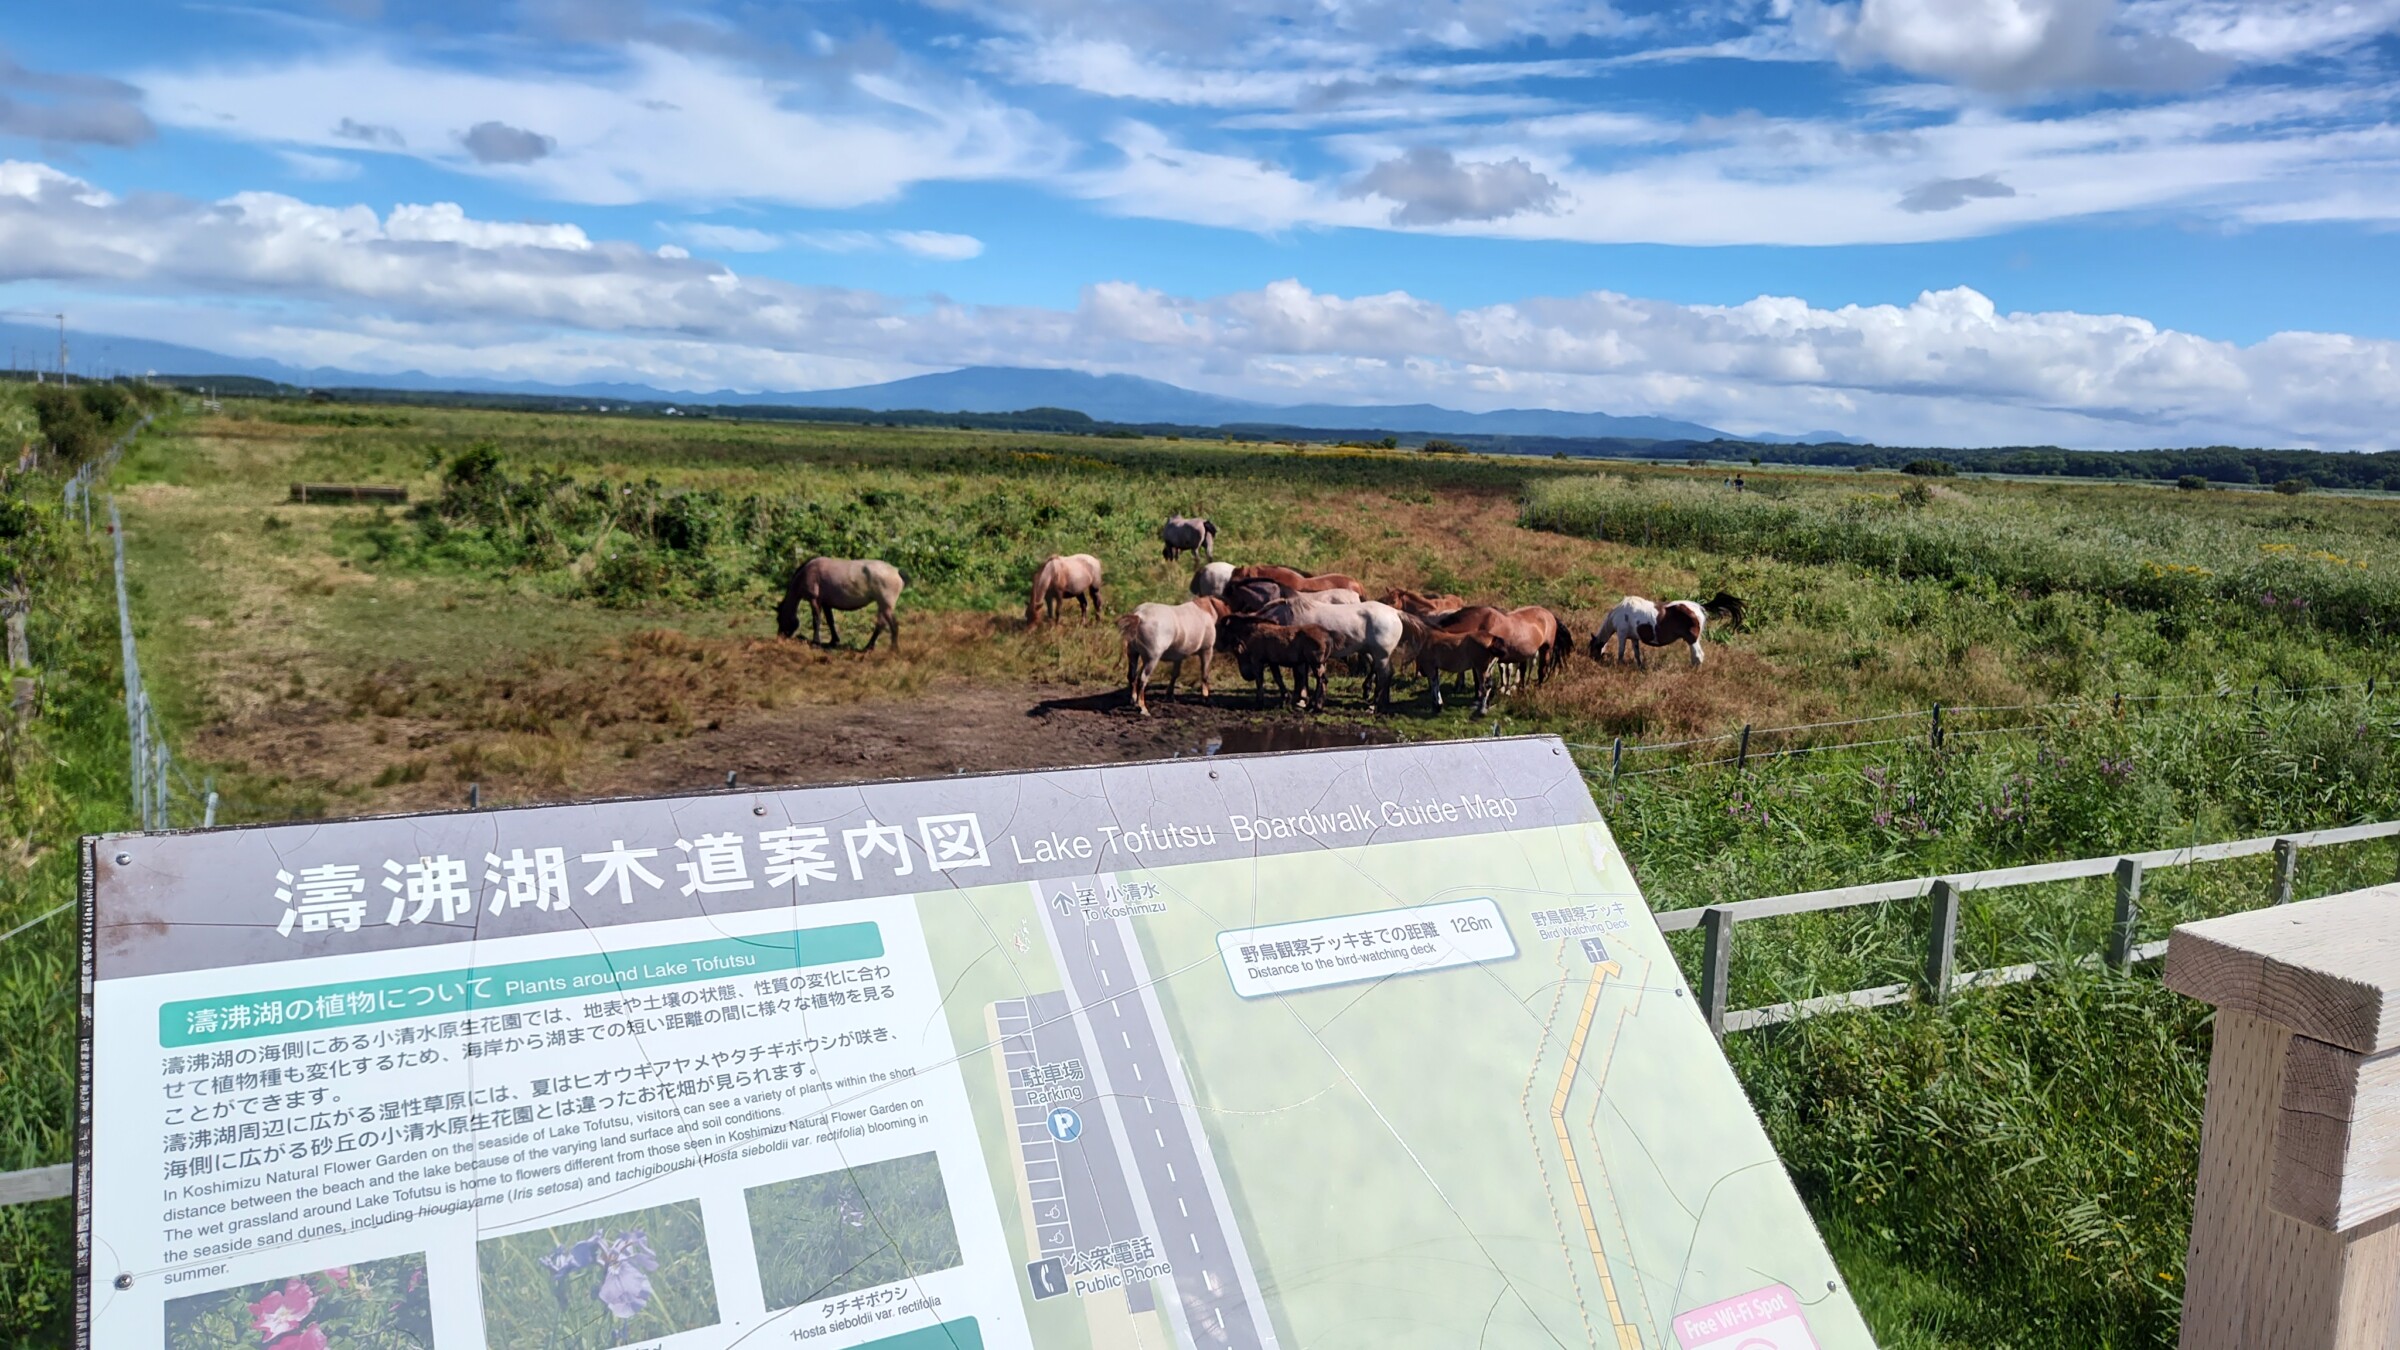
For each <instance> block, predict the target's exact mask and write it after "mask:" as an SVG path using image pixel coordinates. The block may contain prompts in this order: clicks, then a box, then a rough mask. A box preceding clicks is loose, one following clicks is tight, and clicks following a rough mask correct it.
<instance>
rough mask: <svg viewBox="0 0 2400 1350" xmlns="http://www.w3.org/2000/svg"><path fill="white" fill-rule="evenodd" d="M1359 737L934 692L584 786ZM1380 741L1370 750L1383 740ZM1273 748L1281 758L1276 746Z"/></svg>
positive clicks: (735, 732)
mask: <svg viewBox="0 0 2400 1350" xmlns="http://www.w3.org/2000/svg"><path fill="white" fill-rule="evenodd" d="M1364 730H1366V729H1365V728H1348V727H1344V726H1342V725H1340V724H1339V723H1327V724H1322V725H1319V724H1314V723H1304V722H1301V721H1299V720H1297V719H1294V718H1293V717H1292V716H1291V715H1290V714H1288V713H1278V712H1272V711H1265V710H1261V709H1258V708H1256V707H1254V706H1252V705H1251V703H1250V700H1249V696H1248V695H1247V694H1227V693H1226V692H1225V691H1223V690H1220V691H1219V692H1218V694H1217V696H1216V698H1215V699H1214V700H1213V701H1211V702H1210V703H1206V704H1203V703H1201V702H1199V700H1198V699H1196V698H1188V699H1187V698H1186V697H1184V696H1181V695H1179V696H1178V697H1177V698H1176V699H1175V700H1173V701H1165V700H1157V699H1154V700H1153V701H1152V709H1151V716H1149V717H1148V718H1142V717H1137V716H1135V715H1134V714H1133V713H1132V711H1131V710H1130V709H1128V708H1126V707H1125V706H1124V698H1123V694H1122V692H1121V691H1115V690H1112V691H1109V692H1107V693H1102V694H1090V693H1086V692H1080V691H1078V690H1076V689H1073V688H1070V687H1066V686H1053V687H1033V688H1025V687H1016V688H977V687H972V686H966V685H957V686H948V687H940V688H935V689H930V690H927V691H926V692H925V693H923V694H921V695H919V696H917V697H915V698H912V699H909V700H907V701H905V702H903V701H899V700H877V701H869V702H861V703H850V704H841V705H836V706H812V707H794V708H784V709H778V710H775V711H763V712H756V713H750V714H745V715H742V716H739V717H736V718H728V719H727V720H726V721H725V722H724V723H723V724H722V725H721V726H719V727H717V728H715V729H713V730H708V731H701V732H697V733H695V734H693V735H691V736H688V737H686V738H684V739H682V740H679V741H675V742H672V743H670V744H667V745H662V746H659V747H657V748H655V749H653V750H650V751H648V752H646V753H644V754H643V755H642V756H641V757H640V758H638V759H634V760H628V761H624V762H623V764H622V768H621V769H619V770H617V771H615V772H602V773H601V774H599V775H598V776H597V777H596V778H594V779H591V780H589V786H590V787H591V788H593V789H594V790H596V791H599V792H601V793H604V794H608V795H616V794H653V793H669V792H692V791H699V790H702V789H705V788H710V787H719V786H722V785H723V784H724V781H725V774H726V772H727V771H728V770H731V771H733V772H736V773H738V774H739V775H740V781H741V782H743V783H753V784H761V785H764V784H770V783H775V784H783V783H830V782H846V781H851V780H855V779H862V778H922V777H936V776H940V775H943V774H951V773H982V772H988V771H994V770H1006V769H1037V768H1055V767H1060V766H1064V765H1079V764H1109V763H1116V762H1120V761H1126V760H1138V759H1166V758H1170V757H1172V756H1175V755H1195V754H1204V753H1207V752H1208V750H1209V749H1210V744H1211V742H1212V741H1215V742H1217V743H1218V744H1219V745H1221V746H1222V745H1225V744H1227V743H1228V742H1230V744H1231V747H1232V748H1235V749H1261V748H1268V743H1273V742H1289V743H1291V744H1292V748H1297V746H1298V743H1299V742H1301V741H1303V740H1308V739H1310V738H1311V737H1312V735H1313V736H1314V737H1316V738H1320V739H1318V742H1317V743H1323V742H1324V741H1328V740H1329V741H1333V742H1340V741H1344V740H1349V739H1352V738H1354V737H1357V736H1358V735H1359V734H1360V733H1361V732H1362V731H1364ZM1388 734H1389V733H1388V732H1387V733H1378V738H1379V739H1380V738H1383V737H1386V736H1388ZM1275 748H1282V746H1280V745H1278V746H1276V747H1275Z"/></svg>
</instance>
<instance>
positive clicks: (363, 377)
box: [0, 324, 1850, 444]
mask: <svg viewBox="0 0 2400 1350" xmlns="http://www.w3.org/2000/svg"><path fill="white" fill-rule="evenodd" d="M57 340H58V334H57V331H56V330H55V329H44V328H39V327H34V326H29V325H24V324H0V343H6V344H8V346H9V347H10V348H11V350H12V352H15V353H21V354H31V357H32V359H34V360H37V361H39V362H40V363H43V364H51V363H54V362H55V361H56V354H57ZM68 341H69V344H70V347H71V349H72V355H71V356H70V359H69V367H68V368H69V369H70V370H71V371H73V372H75V373H78V374H84V373H97V374H127V375H142V374H156V375H177V376H206V375H246V376H250V377H252V378H254V379H262V380H273V381H275V382H277V383H279V384H289V385H297V386H300V387H303V388H323V389H333V388H354V389H410V390H460V391H467V392H477V393H508V394H539V395H547V396H550V397H557V398H589V399H601V400H622V401H624V402H628V403H655V402H665V403H677V402H687V403H694V404H718V405H747V406H753V407H758V406H773V407H786V408H863V409H866V410H868V411H871V412H900V411H921V412H946V413H1005V412H1019V411H1022V410H1024V409H1027V408H1066V409H1070V410H1072V411H1075V412H1080V413H1083V414H1084V415H1085V416H1088V417H1091V418H1094V419H1096V420H1099V421H1103V422H1130V423H1134V424H1137V425H1138V424H1151V423H1163V424H1172V425H1178V426H1191V427H1238V426H1275V427H1295V428H1304V429H1308V430H1326V431H1348V432H1369V431H1373V432H1388V433H1392V434H1406V433H1416V434H1420V435H1436V436H1440V435H1475V436H1566V437H1592V438H1619V439H1628V440H1694V441H1711V440H1719V439H1739V440H1750V441H1759V442H1764V443H1769V444H1817V443H1823V442H1832V441H1846V440H1849V439H1850V438H1849V437H1846V436H1844V435H1842V434H1841V433H1840V432H1834V431H1817V432H1808V433H1804V434H1802V435H1797V436H1788V435H1753V436H1746V437H1734V436H1731V435H1730V433H1727V432H1723V431H1719V430H1717V429H1716V428H1714V427H1708V426H1702V425H1701V424H1699V423H1697V422H1684V421H1678V420H1676V419H1674V418H1671V417H1641V416H1635V417H1620V416H1617V415H1616V414H1613V413H1597V412H1562V411H1559V410H1557V409H1553V408H1503V409H1500V410H1498V411H1496V412H1480V413H1478V412H1460V411H1458V410H1456V409H1453V408H1444V407H1439V406H1437V405H1435V404H1431V403H1407V404H1366V405H1357V406H1353V405H1349V404H1339V403H1301V404H1290V405H1279V404H1272V403H1258V402H1253V401H1251V400H1248V399H1238V398H1226V397H1224V396H1222V395H1218V394H1206V393H1201V392H1199V391H1198V390H1193V389H1185V388H1182V387H1181V386H1178V385H1172V384H1167V383H1164V382H1162V381H1159V380H1149V379H1143V378H1141V377H1140V376H1136V375H1092V374H1088V373H1086V372H1083V371H1079V370H1046V369H1035V368H1030V367H1016V366H969V367H966V368H965V369H962V370H949V371H943V372H941V373H939V374H934V375H912V376H909V377H908V378H906V379H900V380H890V381H886V382H885V383H882V384H866V385H858V386H855V387H852V388H848V389H813V390H806V391H795V392H767V393H756V394H748V393H738V392H735V391H733V390H729V389H718V390H710V391H706V392H696V391H690V390H669V389H657V388H653V387H651V386H648V385H639V384H617V383H591V384H569V385H560V384H542V383H539V382H536V381H530V380H482V379H473V378H461V377H457V376H446V375H427V374H425V373H424V372H422V371H413V370H412V371H403V372H400V373H398V374H369V373H367V372H364V371H356V370H342V369H338V368H335V367H330V366H317V367H310V368H303V367H299V366H291V365H286V364H284V363H283V362H281V361H270V360H264V359H259V358H254V357H237V356H224V355H220V354H218V353H216V352H210V351H204V350H202V349H200V348H197V347H186V346H181V345H178V344H176V343H172V342H153V341H151V340H149V339H147V338H133V337H116V336H111V335H107V334H92V333H76V332H74V331H72V330H70V331H69V333H68ZM19 359H20V360H24V359H26V357H25V356H24V355H20V356H19Z"/></svg>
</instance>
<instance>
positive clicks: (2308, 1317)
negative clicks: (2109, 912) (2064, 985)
mask: <svg viewBox="0 0 2400 1350" xmlns="http://www.w3.org/2000/svg"><path fill="white" fill-rule="evenodd" d="M2165 979H2166V983H2167V986H2168V987H2169V988H2171V989H2174V990H2176V991H2177V992H2179V993H2182V994H2184V995H2187V996H2189V997H2191V998H2195V999H2198V1000H2200V1001H2202V1002H2204V1003H2209V1004H2213V1005H2215V1007H2216V1009H2217V1015H2216V1029H2215V1036H2214V1046H2215V1048H2214V1049H2213V1050H2212V1051H2211V1052H2210V1058H2209V1066H2208V1115H2207V1119H2206V1120H2205V1122H2204V1123H2203V1124H2202V1127H2201V1131H2200V1170H2199V1178H2198V1183H2197V1186H2196V1188H2195V1190H2194V1195H2193V1203H2192V1238H2191V1249H2190V1253H2189V1256H2188V1258H2187V1259H2186V1261H2185V1263H2184V1303H2183V1334H2182V1340H2181V1345H2182V1346H2183V1347H2184V1350H2235V1348H2236V1347H2240V1350H2353V1348H2354V1347H2355V1348H2356V1350H2365V1347H2370V1346H2373V1347H2384V1346H2389V1345H2391V1344H2393V1343H2394V1340H2395V1338H2396V1337H2400V886H2383V887H2377V888H2375V889H2373V890H2365V891H2353V892H2350V893H2349V894H2347V895H2337V896H2328V897H2326V898H2324V899H2321V900H2309V901H2304V902H2302V903H2300V904H2296V905H2290V906H2285V907H2281V908H2276V909H2269V910H2253V911H2251V912H2249V913H2246V914H2234V915H2229V916H2227V917H2225V918H2221V919H2209V920H2205V921H2203V922H2199V923H2189V924H2184V925H2183V926H2181V927H2179V928H2177V929H2176V930H2175V933H2174V936H2173V938H2172V939H2171V940H2170V941H2169V943H2168V946H2167V963H2166V974H2165Z"/></svg>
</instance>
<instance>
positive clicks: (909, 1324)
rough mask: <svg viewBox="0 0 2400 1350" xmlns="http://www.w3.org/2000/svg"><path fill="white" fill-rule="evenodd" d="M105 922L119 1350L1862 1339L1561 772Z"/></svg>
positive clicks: (1293, 776) (1380, 749)
mask: <svg viewBox="0 0 2400 1350" xmlns="http://www.w3.org/2000/svg"><path fill="white" fill-rule="evenodd" d="M86 878H87V880H86V888H87V894H88V896H89V900H90V903H89V905H88V906H87V917H86V927H85V942H86V953H87V955H86V961H87V969H88V974H89V977H90V984H89V987H90V990H91V994H90V999H89V1010H88V1013H87V1018H86V1026H85V1035H86V1040H87V1044H88V1046H89V1054H90V1056H91V1068H90V1071H89V1072H88V1073H87V1074H86V1075H85V1084H86V1087H85V1092H86V1100H85V1125H86V1139H85V1162H86V1164H87V1166H88V1171H87V1173H86V1175H87V1177H88V1178H89V1180H88V1183H87V1185H86V1186H85V1188H84V1191H83V1194H82V1196H81V1198H80V1201H79V1208H80V1216H79V1221H80V1224H81V1236H82V1241H83V1242H84V1244H85V1250H86V1252H87V1253H88V1259H89V1270H90V1272H91V1277H90V1281H89V1283H88V1285H87V1286H86V1287H85V1288H84V1289H83V1290H82V1291H81V1293H82V1298H83V1299H84V1301H85V1305H86V1309H87V1312H88V1330H87V1332H86V1343H87V1344H95V1345H105V1346H110V1347H118V1346H149V1345H165V1346H171V1347H177V1348H178V1350H181V1348H182V1347H187V1346H190V1347H198V1346H216V1345H233V1344H255V1343H258V1339H259V1337H260V1336H262V1335H269V1336H270V1339H272V1337H273V1336H281V1335H287V1334H294V1335H301V1336H303V1337H304V1338H305V1337H307V1336H308V1335H309V1333H310V1331H311V1329H312V1328H313V1329H315V1331H316V1333H318V1334H321V1335H323V1336H324V1337H325V1344H326V1345H327V1346H329V1347H333V1346H340V1345H342V1344H344V1343H345V1342H344V1339H343V1338H344V1337H345V1336H351V1337H356V1336H359V1335H362V1334H364V1333H363V1332H361V1331H359V1330H358V1328H362V1327H369V1326H372V1327H373V1328H375V1329H376V1334H377V1335H379V1336H383V1337H384V1338H385V1339H382V1340H377V1341H375V1342H373V1343H375V1344H379V1345H382V1344H391V1345H417V1346H434V1345H440V1346H444V1347H451V1346H476V1345H495V1346H497V1345H519V1344H542V1345H556V1346H582V1345H591V1346H602V1345H616V1344H632V1343H639V1344H643V1345H656V1346H659V1347H662V1350H685V1348H686V1347H689V1348H692V1350H697V1348H698V1347H723V1346H731V1345H734V1344H737V1343H747V1344H765V1343H767V1342H768V1339H769V1338H772V1339H773V1340H774V1341H775V1342H777V1343H790V1342H798V1343H803V1344H811V1345H816V1346H821V1347H826V1348H827V1350H834V1348H836V1347H850V1346H876V1347H883V1348H884V1350H899V1348H901V1347H907V1348H910V1350H916V1348H918V1347H922V1348H923V1350H932V1348H933V1347H937V1346H938V1347H957V1346H970V1345H972V1346H983V1345H989V1346H1042V1347H1074V1348H1077V1350H1080V1347H1085V1346H1090V1347H1095V1350H1098V1348H1101V1347H1136V1346H1158V1347H1170V1346H1182V1347H1195V1348H1210V1347H1229V1348H1231V1347H1273V1346H1289V1347H1301V1346H1314V1345H1327V1344H1362V1343H1372V1344H1375V1345H1378V1346H1425V1347H1445V1348H1447V1347H1455V1346H1461V1345H1469V1344H1481V1345H1491V1346H1519V1345H1524V1346H1533V1345H1541V1346H1554V1345H1572V1346H1595V1347H1609V1348H1610V1350H1630V1348H1631V1347H1654V1348H1656V1350H1697V1347H1698V1346H1700V1345H1704V1344H1705V1345H1712V1346H1713V1345H1718V1344H1742V1343H1745V1342H1744V1340H1743V1337H1744V1336H1749V1337H1750V1338H1752V1339H1761V1338H1764V1341H1765V1343H1769V1344H1774V1345H1779V1346H1780V1345H1787V1344H1788V1345H1794V1346H1802V1345H1805V1346H1821V1347H1828V1348H1829V1350H1850V1348H1851V1347H1863V1346H1867V1345H1870V1344H1871V1342H1870V1340H1869V1338H1868V1335H1867V1333H1866V1331H1865V1328H1864V1326H1863V1324H1862V1323H1861V1321H1860V1319H1859V1316H1858V1313H1857V1311H1856V1309H1855V1308H1854V1307H1853V1305H1852V1303H1851V1301H1850V1298H1849V1295H1848V1293H1847V1291H1846V1289H1844V1288H1843V1287H1842V1286H1841V1283H1840V1280H1839V1276H1838V1274H1837V1273H1836V1271H1835V1270H1834V1267H1833V1264H1832V1262H1831V1260H1830V1259H1829V1258H1828V1256H1827V1255H1826V1252H1825V1249H1824V1246H1823V1244H1822V1243H1821V1242H1820V1241H1819V1239H1818V1237H1817V1234H1816V1232H1815V1230H1814V1229H1813V1228H1812V1226H1811V1225H1810V1222H1809V1219H1808V1216H1807V1214H1806V1212H1805V1210H1804V1209H1803V1208H1802V1206H1801V1204H1800V1201H1799V1199H1798V1198H1797V1196H1795V1195H1794V1193H1793V1192H1792V1190H1791V1188H1790V1185H1789V1183H1788V1181H1787V1180H1786V1179H1785V1176H1784V1173H1783V1171H1782V1169H1781V1167H1780V1166H1779V1165H1778V1163H1777V1161H1776V1159H1775V1156H1774V1153H1773V1151H1772V1149H1771V1148H1770V1147H1769V1145H1768V1142H1767V1140H1766V1137H1765V1134H1764V1132H1763V1131H1762V1130H1761V1129H1760V1127H1759V1124H1758V1121H1757V1119H1756V1117H1755V1116H1754V1115H1753V1114H1752V1113H1751V1111H1750V1109H1749V1107H1748V1105H1747V1103H1746V1102H1745V1101H1744V1099H1743V1097H1742V1094H1741V1091H1740V1088H1739V1086H1738V1085H1737V1084H1736V1082H1735V1080H1734V1078H1733V1075H1732V1073H1731V1071H1730V1070H1729V1069H1728V1067H1727V1066H1726V1064H1725V1061H1724V1059H1723V1057H1722V1055H1721V1054H1720V1053H1719V1051H1718V1049H1717V1047H1716V1045H1715V1043H1714V1042H1713V1041H1712V1040H1711V1039H1710V1038H1709V1035H1708V1032H1707V1029H1706V1027H1705V1026H1704V1025H1703V1023H1702V1021H1701V1019H1700V1016H1699V1014H1698V1012H1697V1011H1696V1010H1695V1008H1694V1006H1693V1000H1692V998H1691V994H1690V991H1689V990H1688V989H1686V988H1684V987H1683V983H1682V979H1681V977H1680V975H1679V974H1678V972H1677V970H1676V967H1675V965H1674V962H1673V960H1672V958H1671V957H1670V955H1669V954H1668V951H1667V948H1666V945H1665V943H1664V941H1663V939H1662V938H1661V937H1660V935H1659V933H1658V931H1657V929H1656V927H1655V926H1654V925H1653V924H1652V922H1651V920H1650V917H1649V913H1648V911H1647V909H1646V908H1645V907H1644V906H1643V903H1642V900H1641V896H1640V894H1639V893H1638V892H1637V890H1636V889H1635V887H1634V884H1633V881H1632V878H1631V876H1630V874H1629V873H1628V872H1627V870H1626V866H1625V863H1624V860H1623V858H1622V856H1621V855H1620V854H1619V852H1618V850H1617V848H1616V846H1615V843H1614V841H1613V839H1612V838H1611V836H1610V834H1609V831H1608V828H1607V826H1606V824H1605V823H1604V822H1603V821H1602V820H1601V819H1600V816H1599V813H1598V811H1597V810H1596V809H1595V807H1594V805H1593V803H1592V799H1591V796H1590V793H1589V791H1588V789H1587V788H1586V786H1585V784H1584V782H1583V780H1582V779H1581V777H1580V776H1579V774H1578V773H1577V771H1576V769H1575V767H1574V765H1573V763H1572V761H1571V760H1570V758H1569V757H1568V756H1567V755H1566V753H1565V751H1564V749H1563V747H1561V746H1559V745H1558V743H1557V742H1555V741H1552V740H1548V739H1533V738H1526V739H1514V740H1490V741H1470V742H1455V743H1446V744H1423V745H1400V746H1376V747H1363V748H1359V749H1348V750H1329V751H1314V752H1307V753H1301V754H1289V755H1269V756H1256V757H1240V758H1213V759H1197V760H1179V761H1168V762H1162V763H1150V764H1138V765H1127V766H1122V767H1109V768H1095V769H1078V770H1060V771H1047V772H1038V773H1024V774H1008V775H993V776H987V777H978V778H964V777H961V778H947V779H938V780H932V781H925V782H903V783H886V784H871V785H864V786H854V787H835V788H808V789H794V790H789V791H779V790H758V791H745V792H726V793H716V794H709V795H705V796H696V797H686V798H674V799H659V800H646V801H609V802H598V803H589V804H580V805H569V806H555V807H539V808H526V809H521V810H508V811H489V812H462V813H455V814H443V815H433V816H420V817H406V818H392V819H380V820H360V821H347V822H335V823H315V824H307V825H292V826H275V827H260V828H245V829H236V830H219V831H212V832H205V833H194V834H182V835H163V836H139V835H128V836H118V837H112V838H106V839H97V840H92V841H88V842H87V845H86ZM270 1333H271V1335H270ZM1728 1336H1730V1337H1731V1339H1730V1340H1728V1339H1727V1338H1728ZM243 1337H248V1339H247V1340H245V1339H242V1338H243ZM302 1343H304V1344H311V1343H313V1341H308V1340H305V1339H304V1341H303V1342H302ZM361 1343H365V1342H361Z"/></svg>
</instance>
